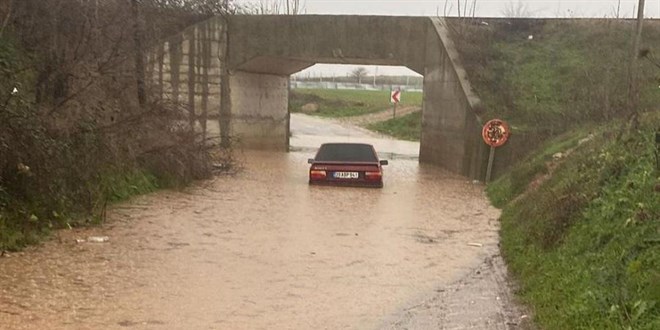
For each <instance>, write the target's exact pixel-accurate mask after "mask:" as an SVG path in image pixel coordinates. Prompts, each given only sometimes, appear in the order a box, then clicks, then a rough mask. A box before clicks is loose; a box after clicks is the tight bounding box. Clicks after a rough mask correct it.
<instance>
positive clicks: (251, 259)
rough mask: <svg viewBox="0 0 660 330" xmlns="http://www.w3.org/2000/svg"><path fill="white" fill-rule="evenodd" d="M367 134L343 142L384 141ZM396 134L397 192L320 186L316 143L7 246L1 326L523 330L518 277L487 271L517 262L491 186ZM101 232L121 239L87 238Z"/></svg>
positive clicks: (251, 155) (0, 289) (257, 156)
mask: <svg viewBox="0 0 660 330" xmlns="http://www.w3.org/2000/svg"><path fill="white" fill-rule="evenodd" d="M304 120H305V118H304V117H303V118H302V121H304ZM294 122H295V120H294ZM305 125H306V124H305V123H303V122H301V121H299V122H297V123H292V132H293V137H292V145H294V146H295V145H296V143H298V142H296V141H300V140H305V141H307V142H308V143H309V141H310V140H313V139H311V138H309V136H312V135H313V134H312V133H313V131H312V132H307V133H309V134H303V133H305V132H304V128H302V127H304V126H305ZM337 130H340V128H337ZM349 130H351V128H349ZM363 133H364V132H363ZM333 134H334V133H333ZM360 134H362V133H358V131H351V134H350V136H349V137H335V138H334V139H335V140H337V139H351V140H354V139H360V138H364V139H375V140H377V139H379V137H378V136H376V135H372V134H369V133H364V134H365V135H364V136H362V137H360V136H359V135H360ZM306 136H307V137H306ZM317 138H319V137H318V136H317ZM319 139H320V138H319ZM380 143H381V146H382V147H383V148H385V147H384V146H386V145H388V144H391V146H392V150H383V151H385V152H383V154H389V155H390V156H393V157H391V158H393V159H392V160H391V161H390V165H389V166H388V167H387V168H386V172H385V179H384V181H385V187H384V188H383V189H362V188H341V187H317V186H312V187H310V186H308V184H307V168H308V165H307V164H306V159H307V158H309V157H312V156H313V152H311V150H310V149H309V147H308V146H305V143H300V144H301V145H299V146H297V148H294V150H298V151H293V152H290V153H288V154H284V153H268V152H246V153H242V154H241V156H240V157H239V158H241V159H242V161H243V164H244V170H243V171H241V172H239V173H238V174H236V175H228V176H221V177H217V178H215V179H214V180H211V181H206V182H201V183H199V184H198V185H197V186H195V187H191V188H189V189H186V190H185V191H183V192H174V191H162V192H158V193H155V194H151V195H148V196H142V197H138V198H135V199H133V200H131V201H130V202H127V203H122V204H119V205H116V206H114V207H113V208H112V209H111V210H110V211H109V213H108V219H107V222H106V224H105V225H103V226H102V227H97V228H90V229H83V230H65V231H60V232H58V233H57V234H55V236H54V238H53V239H52V240H51V241H49V242H47V243H45V244H43V245H42V246H39V247H36V248H31V249H29V250H28V251H25V252H22V253H18V254H12V255H10V256H9V257H4V258H0V328H2V329H126V328H131V329H340V328H344V329H380V328H386V329H389V328H394V329H428V328H482V329H504V328H507V327H508V326H507V322H509V320H510V319H511V317H510V315H509V314H508V313H510V311H511V309H510V308H509V307H510V306H508V305H509V304H508V302H507V301H508V300H507V299H506V296H505V295H504V294H506V285H502V283H500V284H498V281H499V282H502V281H501V280H497V278H500V279H501V278H503V277H502V276H499V277H497V276H495V277H493V276H490V277H489V276H486V275H487V273H488V271H489V269H490V270H496V272H495V273H497V272H499V273H500V274H501V270H502V269H503V267H502V266H501V265H500V266H496V267H491V266H492V260H493V256H495V258H497V251H498V248H497V243H498V235H497V230H498V223H497V217H498V215H499V212H498V210H496V209H494V208H493V207H492V206H490V205H489V203H488V201H487V200H486V198H485V196H484V194H483V187H482V186H481V185H475V184H473V183H472V182H470V181H468V180H467V179H465V178H463V177H460V176H456V175H453V174H450V173H448V172H446V171H444V170H442V169H440V168H437V167H433V166H424V165H419V164H418V163H417V161H416V160H415V159H414V157H412V156H411V155H414V154H416V153H417V150H416V149H414V148H415V145H414V144H413V145H412V148H411V149H408V150H407V152H404V153H403V156H400V154H398V153H397V152H396V151H402V150H403V151H405V150H404V149H405V147H404V146H402V145H400V144H398V143H397V142H396V141H395V140H388V139H383V140H382V141H381V142H380ZM397 148H402V149H397ZM385 149H386V148H385ZM387 151H389V153H388V152H387ZM89 236H108V237H109V241H108V242H103V243H93V242H82V243H79V242H77V241H76V239H86V238H87V237H89ZM489 260H490V263H491V266H488V263H489ZM482 270H485V271H483V274H484V275H483V276H481V277H483V278H486V279H495V280H492V281H490V280H489V281H481V280H480V277H475V276H476V275H475V274H477V272H478V273H479V274H482ZM491 282H492V283H491ZM470 283H476V284H477V286H475V285H471V284H470ZM489 283H491V284H489ZM479 285H482V286H484V287H483V288H480V287H479ZM466 288H467V290H466ZM470 288H471V289H470ZM461 290H462V291H463V292H468V291H470V290H472V291H473V292H472V293H466V294H461ZM500 292H502V293H503V294H502V293H500ZM433 306H437V308H435V307H433ZM470 311H473V312H472V314H470ZM466 313H467V314H466ZM475 313H476V314H475Z"/></svg>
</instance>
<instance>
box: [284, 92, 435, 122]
mask: <svg viewBox="0 0 660 330" xmlns="http://www.w3.org/2000/svg"><path fill="white" fill-rule="evenodd" d="M308 103H314V104H316V105H317V106H318V111H316V112H313V113H311V114H312V115H315V116H320V117H333V118H338V117H352V116H360V115H365V114H369V113H374V112H378V111H383V110H386V109H388V108H390V107H391V106H392V105H391V104H390V92H389V91H368V90H348V89H294V90H291V93H290V95H289V110H290V111H291V112H301V108H302V107H303V106H304V105H305V104H308ZM421 104H422V93H419V92H409V93H408V92H403V96H402V99H401V103H400V105H399V106H421Z"/></svg>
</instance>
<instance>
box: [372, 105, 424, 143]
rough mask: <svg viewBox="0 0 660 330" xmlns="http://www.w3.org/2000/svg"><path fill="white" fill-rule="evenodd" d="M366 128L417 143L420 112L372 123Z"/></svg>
mask: <svg viewBox="0 0 660 330" xmlns="http://www.w3.org/2000/svg"><path fill="white" fill-rule="evenodd" d="M366 128H367V129H369V130H372V131H376V132H379V133H382V134H386V135H390V136H393V137H395V138H397V139H401V140H408V141H419V137H420V134H421V131H422V112H421V111H418V112H413V113H411V114H407V115H405V116H401V117H396V118H392V119H388V120H386V121H381V122H377V123H372V124H369V125H367V126H366Z"/></svg>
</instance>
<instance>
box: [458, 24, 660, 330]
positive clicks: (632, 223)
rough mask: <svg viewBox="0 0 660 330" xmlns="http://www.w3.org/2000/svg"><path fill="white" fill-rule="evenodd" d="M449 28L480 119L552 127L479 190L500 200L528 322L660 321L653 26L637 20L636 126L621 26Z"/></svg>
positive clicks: (570, 325) (659, 93) (508, 255)
mask: <svg viewBox="0 0 660 330" xmlns="http://www.w3.org/2000/svg"><path fill="white" fill-rule="evenodd" d="M452 29H453V30H454V33H455V34H457V37H456V38H455V40H458V41H457V47H458V48H459V49H460V51H461V55H462V60H463V62H464V65H465V67H466V70H467V72H468V77H469V79H470V82H471V83H472V85H473V87H474V89H475V91H476V92H477V94H479V96H480V97H481V99H482V101H483V103H484V105H485V107H484V110H485V111H484V112H483V113H481V114H480V115H481V116H482V118H483V119H485V120H487V119H491V118H494V117H498V118H502V119H505V120H507V121H509V122H510V123H511V124H512V127H513V138H516V136H518V137H519V138H524V137H525V133H526V132H530V131H535V132H543V133H544V134H545V135H546V136H548V139H546V140H545V141H542V142H541V143H540V144H539V146H538V148H537V149H536V151H535V152H532V153H531V154H530V155H529V156H528V157H527V158H526V159H523V160H521V161H520V162H519V163H518V164H516V165H515V166H514V167H513V168H512V169H511V170H510V171H509V172H508V173H506V174H505V175H502V176H501V177H499V178H498V179H497V180H496V181H494V182H492V183H490V184H489V185H488V188H487V192H488V195H489V197H490V199H491V201H492V202H493V204H494V205H495V206H497V207H500V208H502V209H503V213H502V216H501V224H502V227H501V238H502V243H501V244H502V247H501V249H502V253H503V256H504V257H505V259H506V261H507V263H508V265H509V269H510V270H511V273H512V274H513V276H514V277H515V278H516V279H517V280H518V282H519V284H520V289H519V292H518V294H519V296H520V297H521V298H522V300H523V301H524V302H525V303H526V304H528V306H530V308H531V310H532V311H533V313H534V316H535V320H536V323H537V324H538V325H539V326H540V327H541V328H544V329H657V328H660V301H659V299H660V245H659V242H660V236H659V233H660V169H658V168H657V166H658V165H657V157H658V155H657V153H658V149H657V148H658V147H657V145H656V142H655V132H656V131H658V129H660V90H658V85H659V84H660V81H659V80H658V79H659V77H660V69H659V68H660V66H659V65H658V60H657V59H658V54H659V53H660V49H658V48H657V45H660V26H659V25H658V24H657V23H651V24H648V25H647V26H645V32H644V36H643V40H644V41H643V46H642V49H643V51H642V52H641V53H640V56H641V57H642V58H641V60H640V65H641V70H640V86H641V93H640V97H641V101H640V107H639V111H640V113H641V114H642V115H641V117H642V120H641V126H640V127H639V129H630V130H628V129H624V126H625V125H624V123H626V122H627V121H628V114H629V111H628V109H627V108H626V105H627V98H628V93H627V88H628V86H627V84H628V80H627V63H628V57H629V49H630V40H631V37H630V36H631V33H632V24H630V23H629V22H625V21H619V20H607V21H605V20H561V21H538V20H526V19H520V20H499V21H491V22H489V25H485V24H469V23H467V24H463V23H456V22H454V25H453V27H452ZM529 143H537V142H535V141H529Z"/></svg>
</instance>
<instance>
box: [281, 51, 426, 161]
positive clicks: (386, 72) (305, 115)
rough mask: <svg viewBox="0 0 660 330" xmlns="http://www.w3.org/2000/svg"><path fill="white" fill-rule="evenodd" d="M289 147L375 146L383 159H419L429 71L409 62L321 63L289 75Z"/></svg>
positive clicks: (311, 148)
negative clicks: (422, 72)
mask: <svg viewBox="0 0 660 330" xmlns="http://www.w3.org/2000/svg"><path fill="white" fill-rule="evenodd" d="M289 87H290V88H289V100H288V101H289V104H288V111H289V118H290V122H289V150H292V151H300V150H304V151H308V152H314V151H315V150H316V149H317V148H318V147H319V146H320V145H321V144H322V143H329V142H355V143H369V144H372V145H374V147H375V148H376V150H377V151H378V153H379V154H380V155H381V158H387V159H396V158H408V159H418V156H419V138H420V134H421V117H422V103H423V76H422V75H420V74H418V73H416V72H414V71H412V70H410V69H408V68H406V67H403V66H380V65H379V66H374V65H346V64H342V65H338V64H317V65H314V66H312V67H309V68H307V69H305V70H302V71H300V72H297V73H295V74H293V75H291V77H290V79H289Z"/></svg>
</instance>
